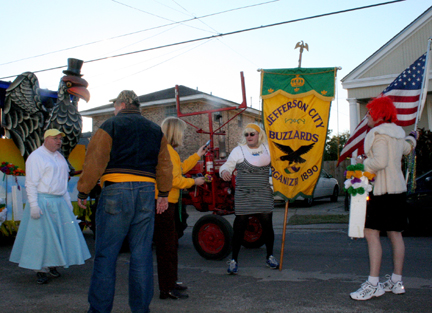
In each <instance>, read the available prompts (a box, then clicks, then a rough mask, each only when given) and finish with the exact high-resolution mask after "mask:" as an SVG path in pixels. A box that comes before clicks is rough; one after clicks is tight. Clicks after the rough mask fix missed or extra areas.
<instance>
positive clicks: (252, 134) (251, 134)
mask: <svg viewBox="0 0 432 313" xmlns="http://www.w3.org/2000/svg"><path fill="white" fill-rule="evenodd" d="M244 136H245V137H249V136H251V137H253V136H255V133H245V134H244Z"/></svg>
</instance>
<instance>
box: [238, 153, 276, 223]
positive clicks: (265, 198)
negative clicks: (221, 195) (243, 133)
mask: <svg viewBox="0 0 432 313" xmlns="http://www.w3.org/2000/svg"><path fill="white" fill-rule="evenodd" d="M240 149H241V151H242V153H243V157H244V161H243V162H241V163H238V164H237V165H236V169H237V177H236V187H235V194H234V201H235V214H236V215H249V214H256V213H271V212H272V211H273V207H274V199H273V191H272V189H271V187H270V183H269V171H270V163H269V164H267V165H265V166H254V165H252V164H250V163H249V162H248V161H247V159H246V157H245V155H244V151H243V148H242V147H241V146H240ZM264 149H265V152H266V154H267V155H269V153H268V150H267V149H266V148H265V146H264ZM261 155H262V154H261ZM257 157H260V156H257Z"/></svg>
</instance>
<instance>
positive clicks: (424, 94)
mask: <svg viewBox="0 0 432 313" xmlns="http://www.w3.org/2000/svg"><path fill="white" fill-rule="evenodd" d="M431 41H432V37H429V39H428V46H427V51H426V60H425V69H424V73H423V81H422V86H421V91H420V97H419V104H418V107H417V116H416V121H415V124H414V130H417V124H418V121H419V119H420V117H421V114H422V112H423V107H424V104H425V102H426V97H427V90H426V92H425V89H427V86H428V83H429V52H430V48H431ZM423 98H424V99H423Z"/></svg>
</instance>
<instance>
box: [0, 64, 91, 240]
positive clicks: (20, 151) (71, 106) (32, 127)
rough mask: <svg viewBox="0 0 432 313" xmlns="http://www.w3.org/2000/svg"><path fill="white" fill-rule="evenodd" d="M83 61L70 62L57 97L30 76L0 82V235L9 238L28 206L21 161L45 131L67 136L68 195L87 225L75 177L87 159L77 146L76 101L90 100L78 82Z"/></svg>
mask: <svg viewBox="0 0 432 313" xmlns="http://www.w3.org/2000/svg"><path fill="white" fill-rule="evenodd" d="M82 64H83V62H82V61H81V60H77V59H68V68H67V70H65V71H63V73H64V74H65V75H64V76H63V77H61V79H60V85H59V89H58V91H57V92H55V91H50V90H45V89H40V88H39V82H38V79H37V77H36V75H35V74H34V73H31V72H25V73H23V74H21V75H18V76H17V78H16V79H15V80H14V81H13V82H5V81H0V108H1V110H0V113H1V130H0V136H1V138H0V170H1V172H0V199H2V201H0V235H1V236H11V235H13V234H14V233H15V232H16V231H17V230H18V227H19V222H20V220H21V217H22V214H23V208H24V206H25V204H26V202H27V194H26V191H25V160H26V159H27V157H28V156H29V155H30V153H31V152H33V151H34V150H36V149H37V148H38V147H39V146H41V144H42V142H43V134H44V132H45V130H46V129H49V128H56V129H59V130H60V131H62V132H63V133H65V134H66V136H65V137H64V139H63V144H62V148H61V153H62V154H63V155H64V156H65V158H66V159H67V160H68V163H69V165H70V180H69V184H68V191H69V193H70V195H71V199H72V203H73V205H74V213H75V215H77V216H79V217H80V218H81V219H83V220H89V214H90V213H89V212H87V211H85V210H82V209H80V208H79V207H78V205H77V194H78V192H77V189H76V184H77V182H78V178H79V177H78V175H79V173H80V171H81V169H82V164H83V163H84V157H85V146H84V145H79V144H78V141H79V139H80V136H81V131H82V118H81V115H80V114H79V112H78V101H79V99H84V100H85V101H88V100H89V98H90V94H89V92H88V90H87V85H88V84H87V82H86V81H85V80H84V79H82V78H81V76H82V75H81V73H80V71H81V66H82Z"/></svg>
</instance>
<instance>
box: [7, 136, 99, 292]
mask: <svg viewBox="0 0 432 313" xmlns="http://www.w3.org/2000/svg"><path fill="white" fill-rule="evenodd" d="M64 136H65V134H64V133H62V132H60V131H59V130H57V129H48V130H47V131H45V133H44V143H43V145H41V146H40V147H39V148H38V149H36V150H35V151H33V152H32V153H31V154H30V156H29V157H28V158H27V161H26V180H25V186H26V192H27V203H26V206H25V209H24V213H23V218H22V220H21V224H20V227H19V230H18V234H17V237H16V239H15V243H14V246H13V248H12V253H11V256H10V261H11V262H15V263H18V266H19V267H23V268H27V269H31V270H34V271H36V272H37V283H38V284H45V283H47V282H48V276H47V274H49V275H50V276H52V277H60V276H61V275H60V273H59V272H58V271H57V269H56V267H58V266H63V267H65V268H68V267H69V266H70V265H79V264H84V262H85V260H86V259H89V258H90V252H89V250H88V248H87V245H86V243H85V240H84V237H83V234H82V232H81V229H80V228H79V226H78V222H77V220H76V217H75V216H74V214H73V207H72V203H71V199H70V195H69V192H68V190H67V186H68V180H69V168H68V165H67V163H66V160H65V158H64V157H63V155H61V154H60V153H59V151H58V150H59V149H60V147H61V145H62V138H63V137H64Z"/></svg>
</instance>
